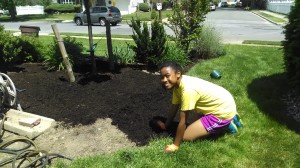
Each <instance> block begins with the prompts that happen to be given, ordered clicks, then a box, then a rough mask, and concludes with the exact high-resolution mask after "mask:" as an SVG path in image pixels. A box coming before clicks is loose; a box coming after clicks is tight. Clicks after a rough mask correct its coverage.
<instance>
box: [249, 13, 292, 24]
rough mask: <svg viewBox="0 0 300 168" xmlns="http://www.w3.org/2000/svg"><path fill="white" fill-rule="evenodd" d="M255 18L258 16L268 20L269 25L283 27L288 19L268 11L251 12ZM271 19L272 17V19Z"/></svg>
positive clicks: (285, 16)
mask: <svg viewBox="0 0 300 168" xmlns="http://www.w3.org/2000/svg"><path fill="white" fill-rule="evenodd" d="M251 12H252V13H254V14H255V15H257V16H260V17H262V18H264V19H266V20H268V21H269V22H271V23H274V24H276V25H285V24H287V23H288V21H289V19H288V18H287V17H288V16H287V15H284V14H280V13H275V12H272V11H268V10H253V11H251ZM268 16H270V17H268ZM271 17H274V18H273V19H272V18H271Z"/></svg>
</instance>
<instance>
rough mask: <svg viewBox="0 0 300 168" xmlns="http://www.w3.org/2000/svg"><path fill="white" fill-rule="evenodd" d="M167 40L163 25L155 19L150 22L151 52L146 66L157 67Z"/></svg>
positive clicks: (151, 68)
mask: <svg viewBox="0 0 300 168" xmlns="http://www.w3.org/2000/svg"><path fill="white" fill-rule="evenodd" d="M166 42H167V34H166V31H165V29H164V25H163V24H162V23H161V22H160V21H159V20H158V19H155V20H154V21H153V22H152V23H151V54H150V57H149V58H148V68H149V69H150V70H155V69H157V68H158V65H159V62H160V60H161V59H162V56H163V54H164V52H165V44H166Z"/></svg>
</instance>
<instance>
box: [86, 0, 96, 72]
mask: <svg viewBox="0 0 300 168" xmlns="http://www.w3.org/2000/svg"><path fill="white" fill-rule="evenodd" d="M84 6H85V11H86V17H87V22H88V34H89V45H90V56H91V59H92V75H95V74H96V71H97V67H96V60H95V51H94V44H93V32H92V21H91V14H90V4H89V0H84Z"/></svg>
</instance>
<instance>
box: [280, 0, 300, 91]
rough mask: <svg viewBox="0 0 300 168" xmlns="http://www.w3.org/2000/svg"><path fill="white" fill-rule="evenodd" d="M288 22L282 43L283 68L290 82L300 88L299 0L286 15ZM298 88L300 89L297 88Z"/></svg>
mask: <svg viewBox="0 0 300 168" xmlns="http://www.w3.org/2000/svg"><path fill="white" fill-rule="evenodd" d="M288 18H289V22H288V24H287V25H286V26H285V27H284V28H285V30H284V34H285V40H284V41H283V50H284V61H285V68H286V71H287V74H288V77H289V79H290V82H291V83H292V84H294V85H295V86H298V87H299V86H300V49H299V48H300V22H299V20H300V0H296V1H295V6H292V7H291V12H290V13H289V15H288ZM299 88H300V87H299Z"/></svg>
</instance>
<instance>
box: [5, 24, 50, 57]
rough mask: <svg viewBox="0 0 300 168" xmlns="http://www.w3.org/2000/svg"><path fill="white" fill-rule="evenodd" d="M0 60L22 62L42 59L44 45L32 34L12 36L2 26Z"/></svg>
mask: <svg viewBox="0 0 300 168" xmlns="http://www.w3.org/2000/svg"><path fill="white" fill-rule="evenodd" d="M0 38H1V41H0V62H2V63H3V62H5V63H22V62H36V61H41V60H42V55H43V48H44V46H43V45H42V44H41V43H40V42H39V40H38V39H37V38H35V37H32V36H12V35H11V34H10V33H8V32H6V31H4V29H3V26H0Z"/></svg>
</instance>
